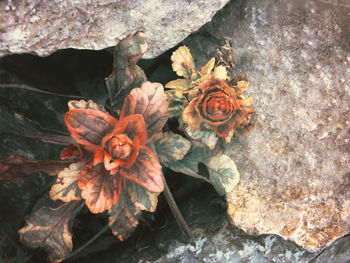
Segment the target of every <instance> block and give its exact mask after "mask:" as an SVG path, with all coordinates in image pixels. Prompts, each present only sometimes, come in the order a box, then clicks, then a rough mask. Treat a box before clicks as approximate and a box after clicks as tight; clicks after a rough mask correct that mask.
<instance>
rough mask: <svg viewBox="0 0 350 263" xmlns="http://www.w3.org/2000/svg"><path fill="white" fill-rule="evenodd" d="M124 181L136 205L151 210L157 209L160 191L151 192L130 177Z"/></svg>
mask: <svg viewBox="0 0 350 263" xmlns="http://www.w3.org/2000/svg"><path fill="white" fill-rule="evenodd" d="M123 183H124V188H125V189H126V191H127V193H128V195H129V197H130V200H131V201H132V202H133V203H134V205H135V207H137V208H139V209H141V210H146V211H149V212H154V211H155V210H156V208H157V203H158V198H157V197H158V195H159V193H154V192H150V191H148V190H147V189H146V188H144V187H142V186H141V185H139V184H137V183H135V182H133V181H131V180H128V179H125V180H124V182H123Z"/></svg>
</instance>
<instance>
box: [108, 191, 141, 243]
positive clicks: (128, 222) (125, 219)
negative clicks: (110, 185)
mask: <svg viewBox="0 0 350 263" xmlns="http://www.w3.org/2000/svg"><path fill="white" fill-rule="evenodd" d="M108 214H109V227H110V228H111V230H112V233H113V235H115V236H117V237H118V238H119V239H120V240H121V241H124V240H126V239H127V238H128V237H129V236H130V235H131V234H132V233H133V232H134V230H135V228H136V227H137V225H138V223H139V221H138V220H139V218H140V216H141V209H140V208H138V207H136V206H135V205H134V204H133V202H132V201H131V199H130V197H129V195H128V194H126V193H125V192H124V191H123V192H122V194H121V195H120V197H119V201H118V203H117V204H115V205H113V206H112V208H111V209H109V211H108Z"/></svg>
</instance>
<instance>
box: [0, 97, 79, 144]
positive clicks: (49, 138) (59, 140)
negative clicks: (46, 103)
mask: <svg viewBox="0 0 350 263" xmlns="http://www.w3.org/2000/svg"><path fill="white" fill-rule="evenodd" d="M0 102H1V100H0ZM3 133H6V134H12V135H15V136H23V137H28V138H33V139H38V140H41V141H43V142H45V143H52V144H61V145H68V144H69V143H72V142H73V139H72V138H70V136H66V135H62V134H61V133H57V132H55V131H51V130H47V129H45V128H43V127H41V126H40V125H39V124H38V123H37V122H35V121H32V120H30V119H28V118H27V117H25V116H24V115H22V114H20V113H18V112H14V111H11V110H10V109H8V108H7V107H6V106H5V105H0V134H3Z"/></svg>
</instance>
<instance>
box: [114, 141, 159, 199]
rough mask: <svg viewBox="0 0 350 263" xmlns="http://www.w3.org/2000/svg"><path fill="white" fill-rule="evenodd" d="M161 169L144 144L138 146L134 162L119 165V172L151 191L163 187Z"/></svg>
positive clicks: (157, 190)
mask: <svg viewBox="0 0 350 263" xmlns="http://www.w3.org/2000/svg"><path fill="white" fill-rule="evenodd" d="M161 169H162V167H161V166H160V164H159V162H158V160H157V158H156V156H155V155H154V153H153V152H152V151H151V149H149V148H148V147H146V146H140V149H139V154H138V156H137V158H136V160H135V162H134V163H133V164H132V165H131V166H130V168H127V167H125V166H122V167H120V170H119V173H120V174H121V175H122V176H123V177H125V178H127V179H129V180H132V181H134V182H135V183H137V184H139V185H141V186H142V187H145V188H146V189H147V190H149V191H151V192H161V191H163V189H164V185H163V181H162V175H161Z"/></svg>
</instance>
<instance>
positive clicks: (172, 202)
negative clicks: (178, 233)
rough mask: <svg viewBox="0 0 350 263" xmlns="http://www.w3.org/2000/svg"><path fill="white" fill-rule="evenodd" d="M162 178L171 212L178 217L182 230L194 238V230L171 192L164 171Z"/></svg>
mask: <svg viewBox="0 0 350 263" xmlns="http://www.w3.org/2000/svg"><path fill="white" fill-rule="evenodd" d="M162 180H163V184H164V195H165V198H166V200H167V202H168V205H169V207H170V209H171V212H172V213H173V215H174V217H175V219H176V222H177V224H178V225H179V227H180V229H181V230H182V232H183V233H184V234H185V236H186V237H187V238H188V239H189V240H191V239H192V237H193V236H192V232H191V229H190V228H189V226H188V225H187V223H186V221H185V219H184V218H183V216H182V214H181V212H180V210H179V208H178V206H177V204H176V202H175V200H174V197H173V195H172V194H171V192H170V189H169V187H168V184H167V182H166V180H165V177H164V175H163V173H162Z"/></svg>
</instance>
